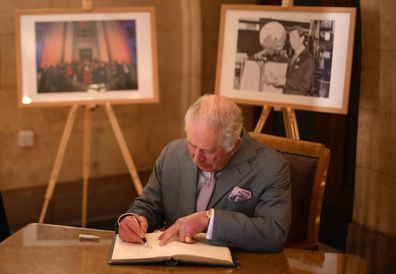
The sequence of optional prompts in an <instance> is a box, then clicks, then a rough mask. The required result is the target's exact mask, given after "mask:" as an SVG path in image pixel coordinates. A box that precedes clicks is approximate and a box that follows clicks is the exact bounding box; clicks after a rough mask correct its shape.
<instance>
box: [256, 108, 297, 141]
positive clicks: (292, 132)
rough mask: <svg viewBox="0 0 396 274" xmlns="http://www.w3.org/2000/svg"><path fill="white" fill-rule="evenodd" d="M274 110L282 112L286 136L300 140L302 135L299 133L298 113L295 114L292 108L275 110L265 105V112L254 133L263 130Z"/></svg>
mask: <svg viewBox="0 0 396 274" xmlns="http://www.w3.org/2000/svg"><path fill="white" fill-rule="evenodd" d="M272 110H275V111H282V115H283V124H284V126H285V131H286V136H287V137H288V138H290V139H295V140H300V134H299V133H298V125H297V119H296V113H295V111H294V109H292V108H291V107H285V108H280V109H279V108H275V107H273V106H270V105H264V106H263V110H262V112H261V115H260V118H259V120H258V121H257V124H256V127H255V129H254V132H257V133H259V132H261V131H262V130H263V128H264V125H265V122H266V121H267V119H268V116H269V115H270V113H271V111H272Z"/></svg>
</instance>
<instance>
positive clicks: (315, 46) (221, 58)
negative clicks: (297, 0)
mask: <svg viewBox="0 0 396 274" xmlns="http://www.w3.org/2000/svg"><path fill="white" fill-rule="evenodd" d="M355 17H356V10H355V8H347V7H345V8H340V7H303V6H292V7H288V8H282V7H281V6H267V5H222V6H221V16H220V30H219V44H218V54H217V68H216V81H215V93H216V94H220V95H223V96H226V97H229V98H231V99H233V100H234V101H235V102H236V103H240V104H248V105H258V106H264V105H269V106H274V107H281V108H282V107H291V108H293V109H300V110H308V111H318V112H328V113H339V114H347V112H348V102H349V88H350V78H351V67H352V56H353V43H354V32H355Z"/></svg>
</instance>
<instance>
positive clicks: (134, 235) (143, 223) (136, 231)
mask: <svg viewBox="0 0 396 274" xmlns="http://www.w3.org/2000/svg"><path fill="white" fill-rule="evenodd" d="M147 227H148V223H147V219H146V217H144V216H132V215H129V216H127V217H125V218H124V219H122V221H121V222H120V225H119V227H118V235H119V236H120V238H121V240H123V241H124V242H129V243H143V240H142V238H143V237H144V234H145V233H146V231H147Z"/></svg>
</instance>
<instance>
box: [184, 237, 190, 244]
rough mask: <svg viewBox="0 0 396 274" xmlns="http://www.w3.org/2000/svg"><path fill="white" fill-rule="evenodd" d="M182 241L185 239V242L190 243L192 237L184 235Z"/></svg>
mask: <svg viewBox="0 0 396 274" xmlns="http://www.w3.org/2000/svg"><path fill="white" fill-rule="evenodd" d="M184 241H185V242H186V243H191V241H192V239H191V237H189V236H186V237H184Z"/></svg>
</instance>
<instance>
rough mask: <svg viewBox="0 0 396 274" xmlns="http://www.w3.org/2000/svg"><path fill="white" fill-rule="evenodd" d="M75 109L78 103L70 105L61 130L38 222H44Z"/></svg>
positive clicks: (74, 116) (74, 115) (68, 137)
mask: <svg viewBox="0 0 396 274" xmlns="http://www.w3.org/2000/svg"><path fill="white" fill-rule="evenodd" d="M77 109H78V105H73V106H72V107H71V109H70V112H69V116H68V118H67V121H66V125H65V129H64V131H63V135H62V139H61V143H60V146H59V148H58V152H57V154H56V158H55V163H54V166H53V168H52V173H51V177H50V180H49V182H48V186H47V191H46V193H45V196H44V205H43V208H42V209H41V214H40V219H39V223H43V222H44V218H45V214H46V212H47V209H48V204H49V201H50V200H51V198H52V195H53V193H54V189H55V185H56V180H57V178H58V175H59V170H60V167H61V165H62V161H63V158H64V156H65V151H66V147H67V143H68V141H69V139H70V133H71V130H72V128H73V124H74V120H75V118H76V114H77Z"/></svg>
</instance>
